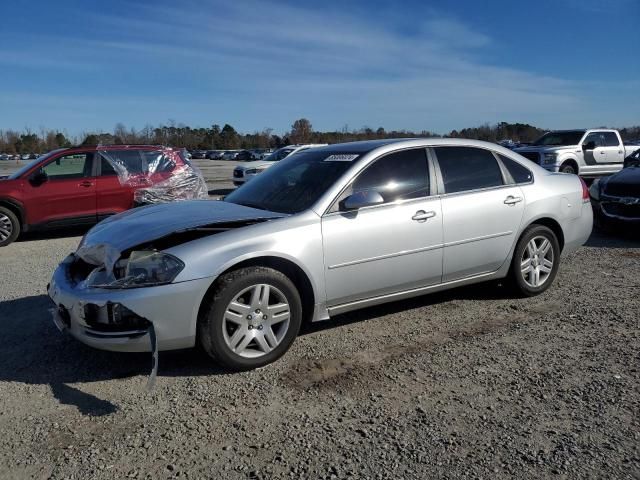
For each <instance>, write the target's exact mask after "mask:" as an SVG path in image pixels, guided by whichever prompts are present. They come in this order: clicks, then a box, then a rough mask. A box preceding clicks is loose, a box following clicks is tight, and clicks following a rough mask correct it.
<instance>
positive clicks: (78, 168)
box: [25, 152, 96, 227]
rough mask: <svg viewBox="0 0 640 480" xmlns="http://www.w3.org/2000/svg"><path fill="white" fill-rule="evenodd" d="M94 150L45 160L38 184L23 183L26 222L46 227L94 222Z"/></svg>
mask: <svg viewBox="0 0 640 480" xmlns="http://www.w3.org/2000/svg"><path fill="white" fill-rule="evenodd" d="M93 158H94V152H74V153H68V154H63V155H60V156H58V157H55V158H52V159H50V160H48V161H47V163H45V164H44V165H43V166H42V167H41V169H40V170H41V171H42V172H44V173H45V174H46V175H47V178H46V181H45V182H44V183H42V184H40V185H35V184H33V183H32V182H29V181H27V182H25V203H26V207H27V208H26V210H27V217H28V218H27V222H28V223H29V224H31V225H34V224H44V226H48V227H58V226H65V225H68V224H82V223H94V222H95V221H96V177H95V170H94V165H93Z"/></svg>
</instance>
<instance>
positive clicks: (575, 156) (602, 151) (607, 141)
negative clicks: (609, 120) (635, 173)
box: [514, 128, 640, 177]
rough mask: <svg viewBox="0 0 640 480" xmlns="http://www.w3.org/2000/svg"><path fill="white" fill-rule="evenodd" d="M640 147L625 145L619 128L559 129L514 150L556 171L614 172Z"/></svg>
mask: <svg viewBox="0 0 640 480" xmlns="http://www.w3.org/2000/svg"><path fill="white" fill-rule="evenodd" d="M638 149H640V146H638V145H635V146H632V145H629V146H625V145H624V143H622V139H621V138H620V133H619V132H618V131H617V130H610V129H604V128H598V129H593V130H556V131H553V132H547V133H545V134H544V135H543V136H542V137H540V138H539V139H538V140H536V141H535V142H533V143H532V144H531V145H529V146H526V147H521V148H516V149H515V150H514V151H515V152H517V153H519V154H520V155H522V156H523V157H526V158H528V159H529V160H531V161H533V162H535V163H537V164H538V165H540V166H541V167H543V168H546V169H547V170H550V171H552V172H563V173H575V174H577V175H581V176H584V177H597V176H600V175H610V174H612V173H615V172H617V171H618V170H620V169H622V166H623V163H624V159H625V158H626V157H627V156H628V155H631V154H632V153H633V152H634V151H635V150H638Z"/></svg>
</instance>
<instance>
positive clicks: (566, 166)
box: [560, 162, 578, 175]
mask: <svg viewBox="0 0 640 480" xmlns="http://www.w3.org/2000/svg"><path fill="white" fill-rule="evenodd" d="M560 173H571V174H573V175H577V174H578V169H577V168H576V165H575V164H574V163H573V162H565V163H563V164H562V165H561V166H560Z"/></svg>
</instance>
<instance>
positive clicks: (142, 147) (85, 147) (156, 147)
mask: <svg viewBox="0 0 640 480" xmlns="http://www.w3.org/2000/svg"><path fill="white" fill-rule="evenodd" d="M61 150H69V151H73V150H173V148H172V147H165V146H163V145H146V144H140V145H134V144H128V145H113V144H109V145H75V146H73V147H69V148H66V149H61Z"/></svg>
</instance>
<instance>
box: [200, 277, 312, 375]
mask: <svg viewBox="0 0 640 480" xmlns="http://www.w3.org/2000/svg"><path fill="white" fill-rule="evenodd" d="M258 284H269V285H271V286H272V287H275V288H276V289H278V290H279V291H280V292H281V293H282V294H283V295H284V296H285V297H286V302H287V303H288V304H289V314H290V316H289V325H288V328H287V330H286V333H284V336H283V338H282V340H281V341H280V343H279V344H278V345H277V346H276V347H275V348H274V349H273V350H271V352H269V353H266V354H263V355H262V356H259V357H256V358H247V357H244V356H241V355H238V354H237V353H235V352H234V351H233V350H232V349H231V347H230V346H229V345H227V342H226V341H225V339H224V333H223V329H224V328H226V327H225V322H224V316H225V312H226V309H227V306H229V304H230V302H231V301H232V300H234V299H235V297H236V296H237V295H238V294H240V292H242V291H243V290H245V289H247V288H250V287H252V286H254V285H258ZM301 323H302V301H301V300H300V294H299V293H298V290H297V289H296V287H295V285H294V284H293V282H292V281H291V280H290V279H289V277H287V276H286V275H284V274H283V273H282V272H279V271H278V270H274V269H272V268H268V267H247V268H241V269H238V270H234V271H231V272H229V273H226V274H224V275H222V276H221V277H220V278H219V279H218V280H217V281H216V284H215V285H214V287H213V289H212V292H211V293H210V294H209V295H207V298H205V301H204V303H203V306H202V308H201V310H200V318H199V320H198V338H199V341H200V345H201V346H202V348H203V349H204V350H205V351H206V352H207V353H208V354H209V355H210V356H211V357H213V358H214V359H215V360H216V361H218V362H219V363H221V364H223V365H224V366H225V367H227V368H229V369H231V370H236V371H244V370H252V369H254V368H259V367H262V366H264V365H268V364H269V363H273V362H275V361H276V360H278V359H279V358H280V357H281V356H282V355H284V354H285V352H286V351H287V350H288V349H289V347H290V346H291V344H292V343H293V341H294V340H295V338H296V337H297V335H298V332H299V330H300V325H301Z"/></svg>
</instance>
